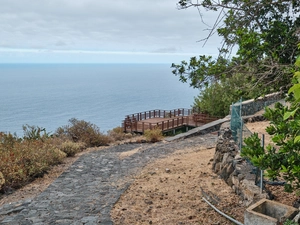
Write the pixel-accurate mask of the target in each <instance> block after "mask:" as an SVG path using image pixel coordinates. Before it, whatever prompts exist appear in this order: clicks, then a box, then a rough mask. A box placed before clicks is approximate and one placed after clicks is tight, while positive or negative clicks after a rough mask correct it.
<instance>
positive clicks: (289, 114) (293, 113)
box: [283, 108, 298, 120]
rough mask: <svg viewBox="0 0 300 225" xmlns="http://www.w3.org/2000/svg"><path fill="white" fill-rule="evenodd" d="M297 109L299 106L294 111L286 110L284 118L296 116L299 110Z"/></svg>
mask: <svg viewBox="0 0 300 225" xmlns="http://www.w3.org/2000/svg"><path fill="white" fill-rule="evenodd" d="M297 110H298V108H297V109H295V110H294V111H292V112H289V111H288V112H285V113H284V116H283V119H284V120H287V119H288V118H290V117H294V116H295V113H296V112H297Z"/></svg>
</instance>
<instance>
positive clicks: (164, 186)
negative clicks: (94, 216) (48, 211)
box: [111, 146, 244, 224]
mask: <svg viewBox="0 0 300 225" xmlns="http://www.w3.org/2000/svg"><path fill="white" fill-rule="evenodd" d="M213 155H214V148H212V149H203V148H201V147H200V146H197V147H195V148H189V149H182V150H181V151H177V152H176V153H174V154H172V155H171V156H169V157H167V158H165V159H160V160H157V161H156V162H154V163H152V164H149V165H148V166H146V167H145V168H144V170H143V171H142V173H141V174H140V175H139V176H138V177H137V178H136V180H135V182H134V183H133V184H132V185H131V186H130V187H129V189H128V190H127V191H126V192H125V193H124V194H123V195H122V196H121V198H120V200H119V201H118V203H117V204H116V205H115V207H114V209H113V210H112V213H111V215H112V218H113V220H114V223H115V224H232V223H231V222H230V221H228V220H227V219H225V218H224V217H222V216H220V215H219V214H217V213H215V211H214V210H212V208H211V207H210V206H208V205H207V203H205V202H204V200H202V197H205V198H207V199H209V201H211V202H213V203H214V204H217V207H218V208H219V209H220V210H222V211H224V212H226V213H228V214H229V215H231V216H232V217H234V218H236V219H238V220H239V221H242V220H243V214H244V208H243V206H242V205H241V204H240V199H239V198H238V196H236V195H235V194H233V192H232V190H231V188H230V187H228V186H227V185H226V184H225V183H224V182H223V181H222V180H221V179H219V178H218V176H217V175H216V174H214V173H212V171H211V163H212V158H213Z"/></svg>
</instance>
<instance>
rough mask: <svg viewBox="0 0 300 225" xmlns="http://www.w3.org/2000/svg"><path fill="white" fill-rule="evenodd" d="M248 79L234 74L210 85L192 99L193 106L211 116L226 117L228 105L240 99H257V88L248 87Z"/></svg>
mask: <svg viewBox="0 0 300 225" xmlns="http://www.w3.org/2000/svg"><path fill="white" fill-rule="evenodd" d="M249 79H250V78H249V77H247V76H244V75H243V74H234V75H232V77H228V78H223V79H221V80H220V81H218V82H215V83H212V84H211V85H209V86H207V87H206V88H204V89H202V90H201V92H200V94H199V95H198V96H197V97H195V98H194V105H193V106H194V107H195V108H200V110H201V112H205V113H208V114H209V115H212V116H226V115H228V114H229V109H230V105H231V104H232V103H233V102H236V101H238V100H239V99H240V98H241V97H242V98H243V99H244V100H245V99H249V98H254V97H257V96H256V95H257V93H259V92H258V90H257V88H254V87H251V86H250V85H249Z"/></svg>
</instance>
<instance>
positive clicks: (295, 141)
mask: <svg viewBox="0 0 300 225" xmlns="http://www.w3.org/2000/svg"><path fill="white" fill-rule="evenodd" d="M296 65H297V66H300V58H298V59H297V62H296ZM293 82H294V85H293V86H292V87H291V88H290V90H289V96H288V97H287V101H289V102H290V106H283V105H282V104H280V103H277V104H276V105H275V108H274V109H271V108H266V112H265V114H264V116H265V117H266V118H267V119H269V120H270V126H269V127H267V129H266V131H267V132H268V134H270V135H272V141H273V142H274V144H275V145H276V146H275V147H274V146H272V145H268V146H267V148H266V152H265V153H264V152H262V151H261V149H260V147H259V144H260V143H259V139H257V138H255V137H254V136H252V137H250V138H248V139H245V143H246V146H245V147H244V148H243V155H244V156H246V157H247V158H249V159H250V160H251V162H253V164H254V165H256V166H258V167H260V168H261V169H264V170H266V172H267V175H268V176H269V177H270V178H271V179H276V178H277V177H282V178H283V179H284V180H285V181H286V184H285V190H286V191H289V192H290V191H293V190H299V188H300V141H299V140H300V134H299V126H300V110H299V103H300V94H299V93H300V85H299V84H300V73H299V72H295V76H294V81H293Z"/></svg>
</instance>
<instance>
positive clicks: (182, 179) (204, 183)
mask: <svg viewBox="0 0 300 225" xmlns="http://www.w3.org/2000/svg"><path fill="white" fill-rule="evenodd" d="M267 125H268V122H255V123H249V124H247V127H248V128H249V130H250V131H252V132H254V131H255V132H258V133H260V134H261V133H265V131H264V129H265V127H266V126H267ZM266 140H268V137H266ZM93 150H94V149H90V150H89V151H93ZM137 151H139V150H138V149H136V151H131V152H127V153H122V154H120V159H123V158H126V157H128V156H130V155H133V154H135V153H136V152H137ZM214 151H215V149H214V148H211V149H204V148H203V147H201V146H195V147H194V148H187V149H182V150H180V151H177V152H175V153H173V154H172V155H170V156H168V157H167V158H164V159H159V160H157V161H155V162H154V163H151V164H149V165H147V166H146V167H145V168H144V169H143V171H142V173H141V174H140V175H139V176H137V177H136V179H135V181H134V183H133V184H132V185H131V186H130V187H129V188H128V190H127V191H126V192H125V193H124V194H123V195H122V196H121V198H120V199H119V201H118V202H117V204H116V205H115V207H114V209H113V210H112V212H111V216H112V218H113V220H114V223H115V224H124V225H127V224H130V225H132V224H172V225H174V224H207V225H208V224H211V225H213V224H214V225H217V224H225V225H226V224H232V222H230V221H229V220H228V219H226V218H224V217H223V216H221V215H220V214H218V213H217V212H215V211H214V210H213V209H212V208H211V207H210V206H209V205H208V204H207V203H206V202H205V201H204V200H203V199H202V198H203V197H204V198H206V199H208V200H209V201H210V202H211V203H212V204H213V205H215V206H216V207H217V208H218V209H220V210H221V211H223V212H224V213H226V214H227V215H229V216H230V217H232V218H234V219H236V220H238V221H240V222H243V217H244V211H245V206H243V205H242V203H241V200H240V199H239V197H238V196H237V195H235V194H234V193H233V191H232V190H231V188H230V187H228V186H227V185H226V183H225V182H224V181H222V180H221V179H219V178H218V176H217V175H216V174H214V173H213V172H212V170H211V163H212V159H213V155H214ZM85 153H86V152H83V153H80V154H78V155H77V156H76V157H73V158H67V159H66V160H65V162H64V164H61V165H58V166H56V167H54V168H53V169H52V170H51V171H50V172H49V173H48V174H46V175H45V176H44V177H43V178H39V179H37V180H35V181H34V182H32V183H30V184H28V185H27V186H25V187H23V188H21V189H20V190H17V191H15V192H13V193H11V194H9V195H5V196H0V206H1V205H3V204H5V203H9V202H16V201H19V200H25V199H28V198H33V197H35V196H36V195H38V194H39V193H41V192H42V191H43V190H44V189H45V188H46V187H47V186H48V185H49V184H51V183H52V182H53V180H54V179H55V178H57V177H58V176H59V175H60V174H61V173H62V172H63V171H64V170H65V169H67V168H68V167H69V166H70V165H71V164H72V163H73V162H74V161H75V160H76V159H77V158H78V157H79V156H80V155H81V154H85ZM272 188H273V191H274V193H275V199H276V200H277V201H280V202H284V203H285V204H288V205H291V204H292V202H293V201H294V200H295V196H294V195H286V194H284V192H283V191H282V188H280V187H275V188H274V187H272Z"/></svg>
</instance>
